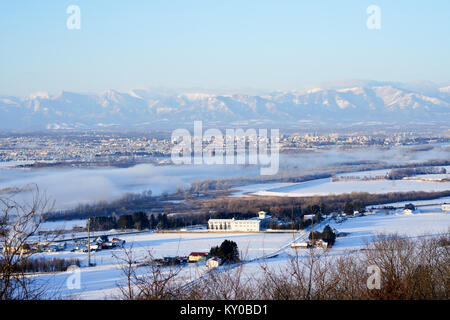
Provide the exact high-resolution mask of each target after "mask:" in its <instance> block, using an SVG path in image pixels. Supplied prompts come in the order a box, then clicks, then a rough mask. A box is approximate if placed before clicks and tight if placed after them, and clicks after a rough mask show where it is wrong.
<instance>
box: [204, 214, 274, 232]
mask: <svg viewBox="0 0 450 320" xmlns="http://www.w3.org/2000/svg"><path fill="white" fill-rule="evenodd" d="M271 219H272V217H271V216H269V215H268V214H267V213H266V212H265V211H259V212H258V216H257V217H254V218H251V219H248V220H235V219H234V218H233V219H209V221H208V229H209V230H210V231H231V232H233V231H236V232H260V231H261V229H264V228H267V227H268V226H269V223H270V221H271Z"/></svg>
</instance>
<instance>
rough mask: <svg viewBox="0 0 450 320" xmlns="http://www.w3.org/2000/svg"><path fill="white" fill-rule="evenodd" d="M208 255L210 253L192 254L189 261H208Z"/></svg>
mask: <svg viewBox="0 0 450 320" xmlns="http://www.w3.org/2000/svg"><path fill="white" fill-rule="evenodd" d="M208 255H209V254H208V252H191V254H189V258H188V261H189V262H199V261H206V258H207V257H208Z"/></svg>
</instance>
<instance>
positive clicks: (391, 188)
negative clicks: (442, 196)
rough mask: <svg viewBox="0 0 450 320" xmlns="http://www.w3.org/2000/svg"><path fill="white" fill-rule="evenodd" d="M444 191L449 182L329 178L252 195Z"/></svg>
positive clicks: (270, 189)
mask: <svg viewBox="0 0 450 320" xmlns="http://www.w3.org/2000/svg"><path fill="white" fill-rule="evenodd" d="M446 190H450V182H428V181H418V180H393V181H391V180H379V181H378V180H376V181H331V179H330V178H327V179H317V180H313V181H307V182H301V183H296V184H292V185H289V186H282V187H274V188H269V189H268V188H265V189H264V190H261V191H257V192H254V193H252V194H253V195H258V196H274V197H310V196H325V195H333V194H334V195H339V194H345V193H352V192H368V193H376V194H383V193H390V192H412V191H428V192H436V191H446Z"/></svg>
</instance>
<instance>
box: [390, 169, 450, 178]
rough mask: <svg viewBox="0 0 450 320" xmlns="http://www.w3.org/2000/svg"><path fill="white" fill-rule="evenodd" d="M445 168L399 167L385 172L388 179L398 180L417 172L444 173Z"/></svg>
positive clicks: (445, 171)
mask: <svg viewBox="0 0 450 320" xmlns="http://www.w3.org/2000/svg"><path fill="white" fill-rule="evenodd" d="M445 173H447V170H446V169H445V168H436V167H420V168H401V169H392V170H391V171H389V173H388V174H387V176H386V178H387V179H389V180H400V179H403V178H405V177H412V176H416V175H419V174H445Z"/></svg>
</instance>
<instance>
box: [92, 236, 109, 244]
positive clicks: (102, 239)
mask: <svg viewBox="0 0 450 320" xmlns="http://www.w3.org/2000/svg"><path fill="white" fill-rule="evenodd" d="M108 241H109V239H108V236H98V237H97V239H95V242H97V243H104V242H108Z"/></svg>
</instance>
